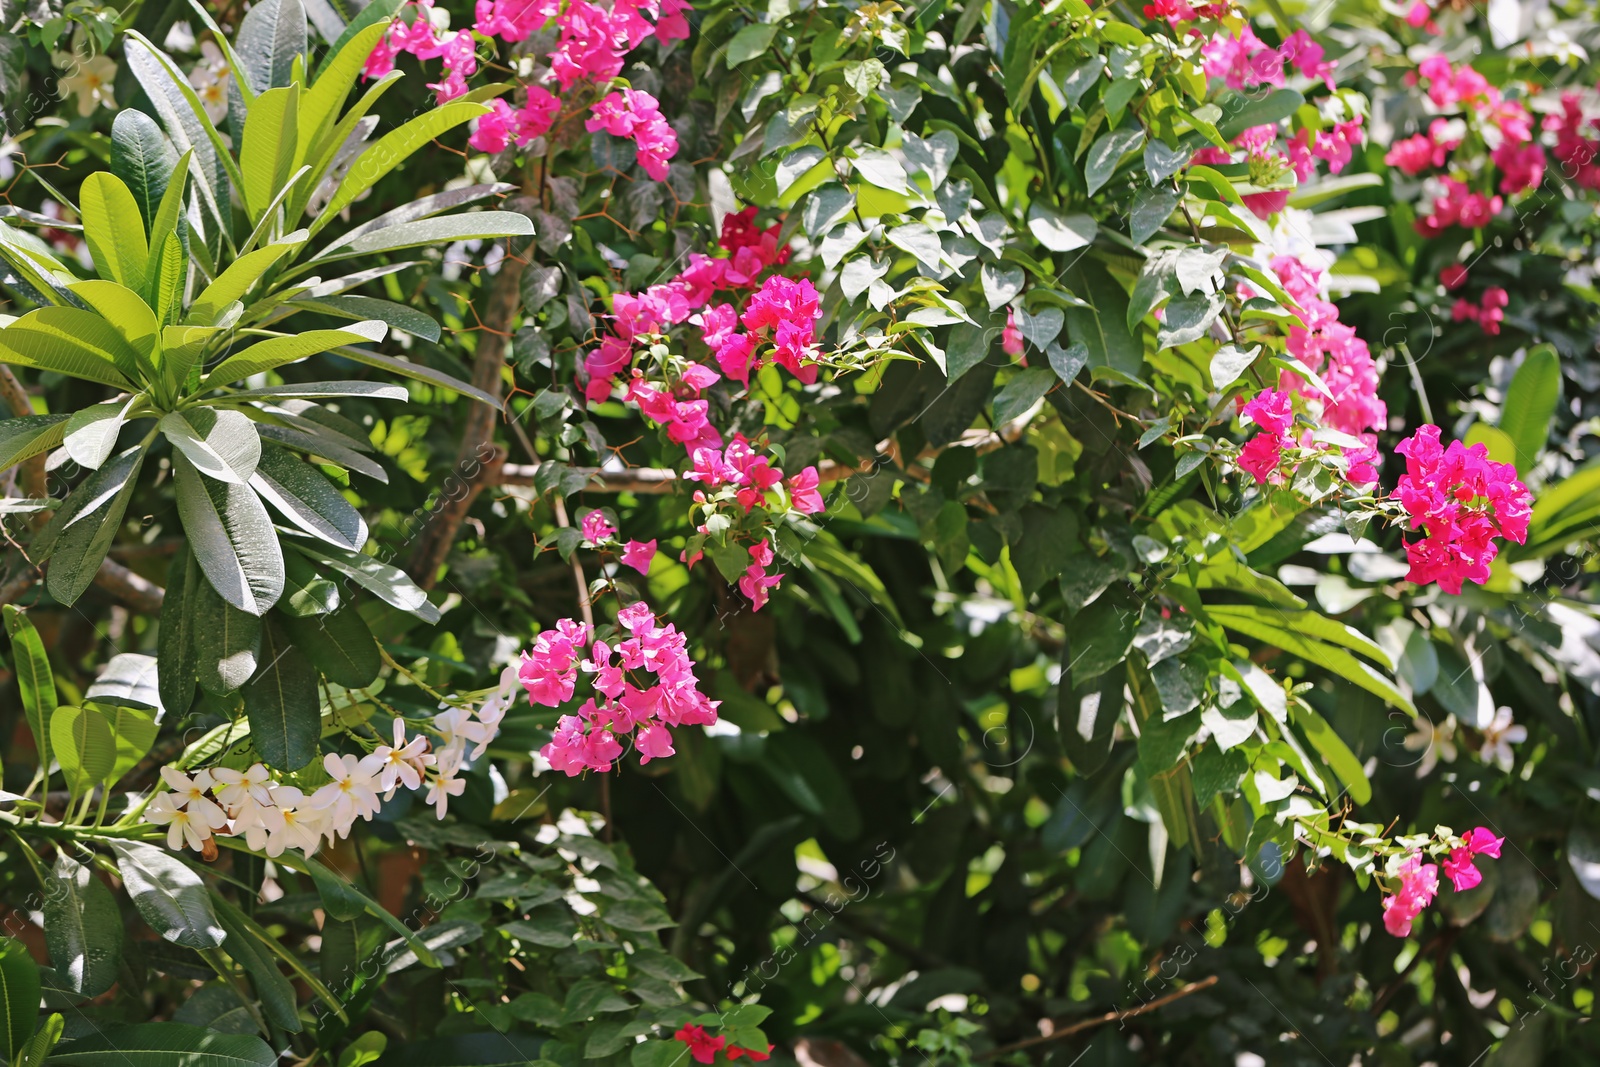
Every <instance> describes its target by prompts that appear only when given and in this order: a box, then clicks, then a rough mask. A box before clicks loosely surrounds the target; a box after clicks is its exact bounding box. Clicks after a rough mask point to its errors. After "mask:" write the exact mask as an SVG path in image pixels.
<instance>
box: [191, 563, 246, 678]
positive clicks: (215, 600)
mask: <svg viewBox="0 0 1600 1067" xmlns="http://www.w3.org/2000/svg"><path fill="white" fill-rule="evenodd" d="M197 566H198V564H197ZM197 577H198V576H197ZM188 601H189V610H190V611H191V612H193V615H194V618H193V622H192V623H191V626H192V627H193V629H192V637H191V640H192V641H193V655H194V669H195V677H196V679H197V680H198V681H199V683H200V688H202V689H204V690H205V691H206V692H208V693H212V694H214V695H216V696H223V695H225V694H228V693H231V692H233V691H234V690H236V689H238V688H239V687H240V686H242V685H244V684H245V683H246V682H248V681H249V680H250V679H251V678H252V677H254V676H255V673H256V668H257V667H259V666H260V665H261V663H262V662H263V661H262V660H261V659H260V655H259V653H260V650H261V620H260V619H259V618H257V617H256V616H255V615H252V614H250V613H249V612H246V611H240V610H239V609H238V608H236V607H234V606H233V605H232V604H230V603H228V602H227V601H226V600H224V599H222V597H221V596H220V595H219V594H218V593H217V591H216V590H215V589H213V588H212V587H211V583H210V582H207V581H205V580H204V579H199V580H197V581H196V582H195V584H194V587H193V588H192V589H191V590H190V592H189V595H188Z"/></svg>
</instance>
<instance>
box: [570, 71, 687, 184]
mask: <svg viewBox="0 0 1600 1067" xmlns="http://www.w3.org/2000/svg"><path fill="white" fill-rule="evenodd" d="M589 116H590V117H589V119H588V120H587V121H585V122H584V124H583V128H584V129H586V130H588V131H589V132H590V133H594V132H595V131H596V130H605V131H606V132H607V133H609V134H610V135H611V136H613V137H631V138H632V139H633V143H634V144H635V145H637V146H638V149H639V166H641V167H643V168H644V172H645V173H646V174H648V175H650V177H652V178H654V179H655V180H656V181H658V182H659V181H662V180H664V179H665V178H666V176H667V162H668V161H669V160H671V159H672V157H673V156H675V155H677V153H678V135H677V133H675V132H674V131H673V129H672V127H671V126H668V125H667V120H666V119H665V118H663V117H662V115H661V109H660V107H659V106H658V105H657V103H656V98H655V97H653V96H651V95H650V94H649V93H647V92H644V91H643V90H639V89H623V90H621V91H620V92H615V93H611V94H610V95H608V96H606V97H605V98H604V99H603V100H601V101H600V102H599V103H597V104H595V105H594V107H592V108H590V109H589Z"/></svg>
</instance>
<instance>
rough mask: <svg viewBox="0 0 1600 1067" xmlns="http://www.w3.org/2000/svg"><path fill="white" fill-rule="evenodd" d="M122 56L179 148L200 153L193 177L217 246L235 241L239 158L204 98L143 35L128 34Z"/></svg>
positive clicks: (192, 166) (193, 164)
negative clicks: (234, 189) (214, 121)
mask: <svg viewBox="0 0 1600 1067" xmlns="http://www.w3.org/2000/svg"><path fill="white" fill-rule="evenodd" d="M122 54H123V58H124V60H125V61H126V62H127V65H128V69H129V70H130V71H131V72H132V73H133V75H134V77H135V78H136V79H137V80H138V82H139V85H140V86H141V87H142V88H143V89H144V91H145V95H146V96H147V97H148V98H149V100H150V102H151V104H152V106H154V107H155V109H156V114H157V115H159V116H160V118H161V124H162V126H163V128H165V129H166V131H167V136H168V137H170V138H172V143H173V145H174V146H175V147H176V148H177V150H178V151H179V152H186V151H193V153H194V157H193V159H192V161H191V162H190V166H189V173H190V176H191V177H193V178H194V180H195V190H196V192H198V193H199V197H200V203H201V206H202V208H203V216H204V218H205V220H206V223H207V225H208V227H209V228H210V229H212V230H213V231H214V233H213V234H212V235H210V238H211V240H212V241H213V243H214V242H215V241H216V240H217V239H224V240H225V239H229V234H230V233H231V222H232V210H233V209H232V204H231V193H230V190H231V188H232V186H233V184H234V183H235V181H234V179H233V178H230V171H231V170H232V169H233V167H234V164H233V157H232V156H231V155H229V154H228V149H227V147H226V146H225V145H224V144H223V142H222V137H221V135H220V134H218V133H217V129H216V127H215V126H213V125H212V124H211V120H210V119H209V118H208V117H207V116H206V112H205V108H204V106H203V105H202V104H201V103H200V98H199V97H198V96H196V95H195V91H194V88H193V87H192V86H190V85H189V82H188V79H187V78H185V77H184V75H183V73H182V72H181V71H180V70H179V69H178V66H177V64H175V63H173V61H172V59H171V58H170V57H169V56H167V54H166V53H164V52H162V51H161V50H160V49H159V48H157V47H156V46H155V45H153V44H151V43H150V42H149V41H148V40H147V39H146V38H144V37H143V36H142V35H140V34H139V32H138V31H137V30H129V31H128V40H127V42H126V43H125V44H124V46H123V52H122Z"/></svg>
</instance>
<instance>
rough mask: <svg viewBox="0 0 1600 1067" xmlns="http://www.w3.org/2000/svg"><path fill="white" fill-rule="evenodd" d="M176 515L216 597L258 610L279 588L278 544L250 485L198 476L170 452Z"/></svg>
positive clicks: (271, 601) (280, 554)
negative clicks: (175, 482) (173, 475)
mask: <svg viewBox="0 0 1600 1067" xmlns="http://www.w3.org/2000/svg"><path fill="white" fill-rule="evenodd" d="M172 465H173V469H174V471H175V472H176V481H177V496H178V515H179V517H180V518H181V519H182V520H183V530H184V533H185V534H186V535H187V536H188V538H189V547H190V548H192V549H193V550H194V554H195V558H196V559H197V560H199V561H200V569H201V570H203V571H205V574H206V578H207V579H209V580H210V582H211V585H212V588H214V589H216V591H217V592H218V593H220V594H221V595H222V599H224V600H226V601H227V602H228V603H230V604H232V605H233V606H234V607H236V608H238V609H239V610H240V611H245V612H248V613H250V614H251V615H264V614H266V611H267V609H268V608H270V607H272V605H273V604H275V603H277V600H278V597H279V596H280V595H281V594H282V593H283V550H282V549H281V548H280V547H279V546H278V534H277V531H276V530H274V529H273V528H272V519H271V517H270V516H268V515H267V509H266V508H265V507H264V506H263V505H262V503H261V500H260V498H259V497H257V496H256V494H255V490H253V489H251V488H250V487H249V486H248V485H233V484H230V483H228V482H219V481H215V480H214V479H211V478H204V477H201V475H200V474H199V472H197V471H196V470H195V469H194V467H193V465H192V464H190V462H189V461H188V460H187V459H185V458H184V457H183V455H182V454H181V453H174V454H173V464H172Z"/></svg>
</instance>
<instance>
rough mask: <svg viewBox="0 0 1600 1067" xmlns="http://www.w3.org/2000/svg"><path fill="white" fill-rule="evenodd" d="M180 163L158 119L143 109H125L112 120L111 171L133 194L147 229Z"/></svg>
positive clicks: (147, 229) (148, 230)
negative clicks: (157, 123) (162, 131)
mask: <svg viewBox="0 0 1600 1067" xmlns="http://www.w3.org/2000/svg"><path fill="white" fill-rule="evenodd" d="M177 165H178V153H176V152H174V151H173V150H172V146H171V145H170V144H168V143H167V139H166V137H165V136H164V135H163V134H162V133H161V127H160V126H158V125H156V120H155V119H153V118H151V117H150V116H149V115H146V114H145V113H144V112H142V111H136V110H134V109H133V108H124V109H123V110H121V111H119V112H117V117H116V119H115V120H113V121H112V123H111V173H113V174H115V175H116V176H117V177H118V178H120V179H121V180H122V182H123V184H124V185H126V186H127V187H128V191H129V192H130V193H132V194H133V200H134V203H136V204H138V205H139V214H140V216H141V217H142V218H143V219H144V224H145V228H146V232H150V224H151V222H153V221H154V219H155V217H156V209H157V208H158V207H159V206H160V204H161V197H162V195H163V194H164V193H165V192H166V191H167V182H168V181H169V180H170V179H171V177H172V173H173V169H174V168H175V167H176V166H177Z"/></svg>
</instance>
